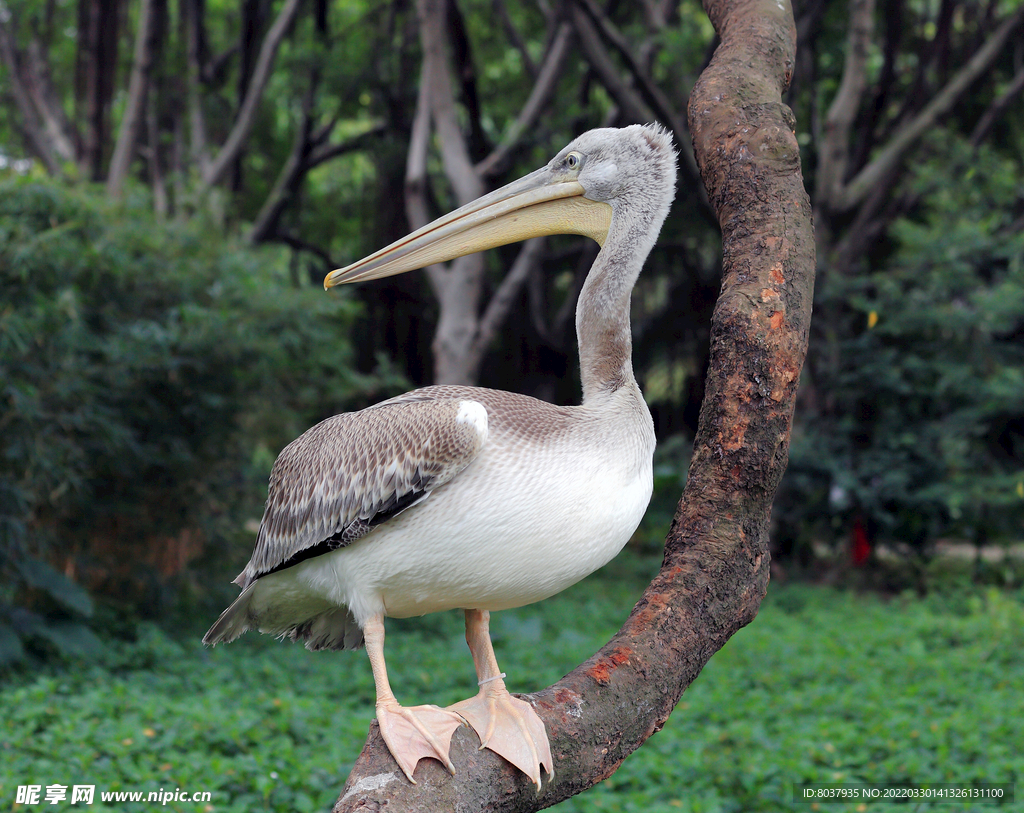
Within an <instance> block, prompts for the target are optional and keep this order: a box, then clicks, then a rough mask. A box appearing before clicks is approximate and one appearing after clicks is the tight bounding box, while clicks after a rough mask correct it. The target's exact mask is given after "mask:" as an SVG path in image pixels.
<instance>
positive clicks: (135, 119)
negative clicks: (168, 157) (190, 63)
mask: <svg viewBox="0 0 1024 813" xmlns="http://www.w3.org/2000/svg"><path fill="white" fill-rule="evenodd" d="M156 3H157V0H142V3H141V5H140V6H139V30H138V33H137V34H136V35H135V56H134V59H133V61H132V75H131V79H130V80H129V81H128V99H127V101H126V102H125V108H124V116H123V118H122V119H121V127H120V130H119V131H118V134H117V143H116V144H115V145H114V154H113V156H112V157H111V159H110V169H109V171H108V172H107V193H108V194H109V195H113V196H114V197H120V195H121V188H122V187H123V186H124V181H125V178H127V177H128V170H129V168H130V167H131V163H132V158H133V157H134V155H135V145H136V143H137V142H138V140H139V133H140V132H141V130H142V122H143V120H144V117H145V114H146V99H147V96H148V93H149V75H150V70H151V69H152V67H153V54H154V53H156V49H157V44H156V37H155V34H156V31H157V25H156V17H157V14H158V13H159V11H158V10H157V8H156Z"/></svg>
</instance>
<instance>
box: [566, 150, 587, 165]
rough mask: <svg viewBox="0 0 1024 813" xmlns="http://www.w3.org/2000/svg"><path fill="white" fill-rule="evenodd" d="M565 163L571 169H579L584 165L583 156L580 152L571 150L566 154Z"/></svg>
mask: <svg viewBox="0 0 1024 813" xmlns="http://www.w3.org/2000/svg"><path fill="white" fill-rule="evenodd" d="M565 165H566V167H568V168H569V169H579V168H580V167H581V166H582V165H583V156H582V155H580V154H579V153H578V152H571V153H569V154H568V155H567V156H565Z"/></svg>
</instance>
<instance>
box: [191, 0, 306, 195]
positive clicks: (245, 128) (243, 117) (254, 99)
mask: <svg viewBox="0 0 1024 813" xmlns="http://www.w3.org/2000/svg"><path fill="white" fill-rule="evenodd" d="M301 5H302V0H285V3H284V5H283V6H282V7H281V10H280V12H278V15H277V19H276V20H274V24H273V25H272V26H270V30H269V31H268V32H267V36H266V38H265V39H264V40H263V45H262V46H261V47H260V52H259V56H258V57H257V58H256V67H255V68H253V72H252V79H251V81H250V82H249V87H248V88H247V89H246V92H245V98H244V99H243V100H242V105H241V107H240V108H239V110H238V116H237V118H236V119H235V123H234V126H233V127H232V128H231V132H230V133H229V134H228V137H227V139H226V140H225V142H224V146H222V147H221V148H220V151H219V152H218V153H217V156H216V158H214V159H213V160H211V161H210V163H209V165H208V166H206V167H204V169H203V178H202V183H203V190H204V191H205V190H207V189H209V188H210V187H212V186H214V185H215V184H217V183H218V182H219V181H220V179H221V178H222V177H224V173H225V172H227V170H228V167H230V166H231V164H232V163H233V162H234V160H235V159H236V158H237V157H238V155H239V154H240V153H241V151H242V147H244V146H245V142H246V141H247V140H248V138H249V133H250V132H252V127H253V125H254V124H255V123H256V112H257V110H258V109H259V103H260V100H261V99H262V98H263V91H264V90H265V89H266V86H267V82H268V81H269V79H270V72H271V70H272V69H273V67H274V59H275V58H276V57H277V49H278V48H279V47H280V46H281V42H282V40H284V36H285V34H286V33H288V29H289V28H290V27H291V24H292V23H293V22H294V21H295V17H296V15H297V14H298V12H299V7H300V6H301Z"/></svg>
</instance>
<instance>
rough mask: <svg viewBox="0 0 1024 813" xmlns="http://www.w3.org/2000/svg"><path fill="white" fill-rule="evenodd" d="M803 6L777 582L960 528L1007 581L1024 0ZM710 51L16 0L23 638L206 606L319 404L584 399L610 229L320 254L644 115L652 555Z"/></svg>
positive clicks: (675, 411) (14, 619)
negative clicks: (652, 241)
mask: <svg viewBox="0 0 1024 813" xmlns="http://www.w3.org/2000/svg"><path fill="white" fill-rule="evenodd" d="M794 11H795V15H796V21H797V32H798V49H797V60H796V62H795V64H794V65H793V66H792V82H791V85H790V88H789V90H788V92H787V96H786V99H785V101H786V103H787V104H788V105H789V106H790V108H791V109H792V111H793V114H794V121H793V126H794V128H795V131H796V133H797V137H798V141H799V144H800V146H801V150H802V161H803V169H804V175H805V178H806V181H807V185H808V190H809V192H810V193H811V198H812V202H813V204H814V216H815V227H816V239H817V249H818V277H817V283H818V284H817V286H816V290H815V302H814V310H815V316H814V321H813V323H812V335H811V341H810V351H809V355H808V359H807V363H806V365H805V368H804V372H803V376H802V380H801V390H800V396H799V403H798V407H797V415H796V421H795V425H794V429H793V438H792V447H791V459H790V464H789V469H788V472H787V474H786V477H785V480H784V482H783V485H782V487H781V490H780V492H779V494H778V496H777V499H776V502H775V513H774V520H773V522H774V527H773V533H772V536H773V544H774V550H773V557H774V566H775V571H774V573H775V576H776V577H779V578H780V579H781V578H783V577H785V578H792V577H801V576H802V577H807V578H809V579H813V580H821V579H827V580H829V581H834V582H835V581H838V582H840V583H845V584H855V585H857V586H870V587H873V588H875V589H878V590H880V591H882V592H883V593H884V594H891V593H893V592H896V591H899V590H901V589H904V588H907V587H911V588H913V589H914V590H915V591H917V592H918V593H923V592H927V591H928V590H929V589H930V588H931V586H932V580H933V579H934V578H935V576H936V573H937V572H941V571H942V566H941V564H939V565H937V564H936V563H937V562H941V561H942V557H939V556H937V554H938V553H939V552H942V551H946V550H948V548H949V546H950V545H951V544H957V545H960V546H964V545H966V546H968V549H969V550H972V551H976V552H977V553H978V555H977V556H975V558H974V559H973V560H972V561H971V562H970V563H969V565H968V566H967V569H966V578H967V579H968V580H969V581H971V582H973V583H977V582H981V583H983V584H988V585H995V586H998V587H1000V588H1004V589H1008V590H1009V591H1010V593H1008V595H1009V594H1012V591H1015V590H1017V591H1019V589H1020V588H1021V585H1022V582H1024V566H1022V565H1021V563H1020V557H1019V545H1020V543H1021V540H1022V538H1024V167H1022V162H1024V135H1022V133H1024V36H1022V33H1024V4H1022V3H1020V2H1018V1H1017V0H984V1H983V0H931V1H925V0H920V1H917V0H877V2H876V0H854V2H836V0H802V1H801V2H797V3H795V7H794ZM713 47H714V32H713V30H712V28H711V26H710V23H709V22H708V20H707V18H706V17H705V16H704V14H703V12H702V10H701V9H700V8H699V6H698V5H697V4H696V3H690V2H684V3H673V2H664V1H663V0H644V1H643V2H637V3H626V2H616V0H606V1H605V2H596V0H535V2H525V3H508V2H503V0H449V1H448V2H447V3H443V2H432V0H420V2H413V0H392V1H391V2H369V1H365V2H359V1H358V0H334V1H333V2H331V0H277V1H276V2H271V0H239V2H235V3H224V2H220V1H219V0H61V1H58V0H0V95H2V104H0V165H2V166H0V664H2V665H3V666H4V668H12V669H14V670H15V671H16V670H18V669H21V668H24V667H25V666H26V665H33V664H37V663H39V662H40V661H41V660H49V659H53V658H55V657H57V658H59V657H61V656H65V657H72V658H74V657H77V656H81V655H87V656H88V655H91V654H92V653H95V652H97V651H101V650H103V649H104V647H108V646H109V644H108V639H109V638H111V637H115V638H116V637H118V636H120V637H123V638H125V639H128V640H136V639H138V638H139V635H140V632H139V631H140V630H145V629H148V627H146V626H145V625H143V626H139V622H140V621H144V620H147V619H148V620H154V619H155V620H157V621H159V622H160V623H162V624H164V625H165V626H166V627H168V628H170V627H172V626H178V627H184V628H186V629H190V630H191V628H192V627H196V629H198V626H201V623H202V622H205V621H207V620H209V618H212V617H214V616H215V614H216V612H217V611H218V610H219V609H220V608H221V607H222V606H223V604H224V602H226V601H227V600H228V599H229V598H230V596H231V594H232V592H233V591H232V589H231V588H230V585H228V584H227V582H228V580H229V579H230V578H231V577H232V576H233V575H234V574H235V572H236V571H237V570H238V569H240V567H241V565H242V564H243V563H244V561H245V560H246V558H247V556H248V553H249V551H250V550H251V545H252V539H253V537H254V529H253V524H254V522H257V521H258V517H259V516H260V511H261V506H262V501H263V499H264V498H265V494H266V491H265V489H266V478H267V475H268V473H269V470H270V466H271V465H272V463H273V460H274V458H275V457H276V455H277V453H278V452H279V450H280V449H281V448H282V447H283V446H284V445H285V444H286V443H287V442H289V441H290V440H291V439H293V438H294V437H296V436H297V435H298V434H300V433H301V432H302V431H304V430H305V429H306V428H308V427H309V426H311V425H312V424H313V423H315V422H316V421H318V420H320V419H322V418H323V417H326V416H328V415H331V414H334V413H336V412H340V411H344V410H349V409H357V408H360V407H362V406H365V405H367V404H369V403H373V402H375V401H377V400H381V399H382V398H385V397H387V396H390V395H393V394H395V393H397V392H401V391H404V390H406V389H409V388H411V387H414V386H418V385H423V384H427V383H431V382H433V381H449V382H451V381H459V382H469V383H476V384H481V385H484V386H492V387H498V388H502V389H510V390H515V391H519V392H525V393H528V394H531V395H535V396H538V397H541V398H545V399H548V400H552V401H556V402H560V403H571V402H575V401H577V400H578V397H579V396H578V393H579V381H578V371H577V369H576V349H575V337H574V330H573V328H574V322H573V313H574V305H575V297H576V294H577V293H578V291H579V288H580V285H581V284H582V281H583V278H584V276H585V273H586V270H587V269H588V268H589V265H590V263H591V261H592V260H593V257H594V254H595V250H596V249H595V247H594V246H593V245H591V244H588V243H587V241H585V240H583V239H576V238H568V237H567V238H548V239H545V240H535V241H531V242H529V243H526V244H524V245H523V246H510V247H508V248H505V249H501V250H498V251H495V252H491V253H490V254H488V255H487V256H478V257H472V258H465V259H463V260H460V261H457V262H455V263H453V264H451V266H450V267H447V268H432V269H429V270H427V271H426V272H424V273H422V274H410V275H405V276H401V277H397V278H392V279H389V280H384V281H380V282H376V283H370V284H366V285H361V286H357V287H355V288H352V289H349V290H345V291H340V292H339V291H332V292H331V294H330V295H327V294H324V293H323V291H322V289H321V284H322V280H323V276H324V275H325V273H326V272H327V271H329V270H331V269H332V268H335V267H339V266H342V265H344V264H346V263H348V262H350V261H352V260H355V259H358V258H359V257H361V256H363V255H365V254H367V253H369V252H370V251H372V250H374V249H376V248H378V247H380V246H382V245H385V244H387V243H389V242H391V241H392V240H394V239H396V238H398V237H400V236H402V235H403V234H405V233H406V232H407V231H408V230H409V229H410V228H411V227H415V226H418V225H421V224H422V223H423V222H426V221H427V220H428V219H430V218H431V217H433V216H435V215H437V214H440V213H442V212H444V211H447V210H449V209H451V208H453V207H455V206H457V205H459V204H460V203H464V202H466V201H467V200H469V199H471V198H473V197H476V196H477V195H479V194H481V193H483V192H484V191H487V190H488V189H491V188H494V187H496V186H498V185H500V184H502V183H505V182H507V181H509V180H511V179H513V178H515V177H518V176H520V175H521V174H523V173H525V172H526V171H528V170H530V169H533V168H535V167H537V166H539V165H541V164H542V163H544V162H546V161H547V160H548V158H549V157H550V156H551V155H552V154H553V153H554V152H555V151H557V150H558V149H559V148H560V147H561V146H563V145H564V144H565V143H567V142H568V141H569V140H570V139H571V138H572V137H573V136H575V135H576V134H578V133H580V132H582V131H584V130H586V129H589V128H591V127H597V126H621V125H624V124H628V123H632V122H643V121H652V120H658V121H661V122H662V123H664V124H665V125H666V126H668V127H670V128H671V129H672V130H673V131H674V133H675V137H676V143H677V145H678V147H679V149H680V155H681V160H680V178H679V193H678V195H677V199H676V202H675V204H674V207H673V210H672V213H671V214H670V216H669V219H668V222H667V223H666V225H665V228H664V230H663V232H662V235H661V239H660V240H659V242H658V245H657V246H656V248H655V250H654V252H653V254H652V256H651V258H650V260H649V262H648V263H647V266H646V268H645V271H644V274H643V276H642V278H641V280H640V282H639V283H638V285H637V288H636V290H635V292H634V297H633V325H634V364H635V367H636V370H637V377H638V380H639V382H640V384H641V387H642V388H643V390H644V393H645V396H646V398H647V400H648V402H649V404H650V407H651V411H652V413H653V415H654V418H655V423H656V428H657V432H658V437H659V451H658V453H657V459H656V463H657V468H656V493H655V499H654V502H653V504H652V508H651V510H650V511H649V512H648V516H647V518H646V519H645V521H644V524H643V525H642V526H641V529H640V530H639V531H638V534H637V536H636V538H635V540H634V542H633V547H634V549H635V551H636V552H637V553H638V555H640V556H641V557H643V556H644V555H657V550H658V547H659V546H660V543H661V540H662V539H663V537H664V532H665V529H666V527H667V525H668V523H669V520H670V518H671V515H672V512H673V510H674V506H675V502H676V500H677V499H678V495H679V491H680V486H681V483H682V481H683V479H684V478H685V474H686V468H687V465H688V446H689V443H690V442H691V441H692V436H693V432H694V429H695V427H696V423H697V417H698V410H699V406H700V402H701V397H702V394H703V390H702V380H703V371H704V368H705V366H706V363H707V358H708V353H709V346H708V342H709V339H708V327H709V322H710V315H711V310H712V308H713V306H714V301H715V297H716V295H717V291H718V287H719V277H720V263H721V256H720V238H719V234H718V227H717V223H716V222H715V221H714V219H713V217H712V215H711V213H710V209H709V208H708V206H707V202H706V200H705V198H704V195H703V190H702V186H701V184H700V181H699V178H698V177H697V174H696V168H695V164H694V161H693V157H692V153H691V149H690V143H689V139H690V137H689V134H688V132H687V126H686V117H685V109H686V102H687V96H688V93H689V90H690V88H691V87H692V85H693V83H694V81H695V79H696V77H697V76H698V75H699V73H700V71H701V69H702V68H703V66H704V65H705V64H706V62H707V60H708V59H709V58H710V55H711V53H712V50H713ZM999 548H1002V549H1003V550H1004V551H1005V553H1006V554H1007V555H999V551H998V550H996V552H995V554H994V555H991V556H986V557H983V556H981V555H980V552H981V551H982V550H985V551H987V552H989V553H992V552H993V549H999ZM1015 552H1018V553H1017V555H1016V556H1014V555H1013V554H1014V553H1015ZM961 575H963V574H961ZM993 600H994V601H996V602H997V605H996V606H997V607H1002V608H1003V609H1002V610H1000V612H1003V611H1004V610H1005V611H1006V612H1009V613H1010V614H1011V615H1013V613H1017V614H1018V615H1019V613H1020V608H1019V605H1018V604H1016V603H1013V602H1011V604H1010V605H999V604H998V600H995V599H993ZM801 602H803V599H801ZM812 604H813V602H812ZM801 606H803V605H802V603H801ZM1007 606H1012V607H1014V608H1015V609H1013V610H1012V611H1011V610H1006V607H1007ZM197 618H201V619H202V622H198V623H197V622H196V621H195V619H197ZM146 634H149V633H146ZM143 637H144V636H143ZM145 651H146V647H145V646H141V648H140V652H145ZM147 657H148V656H147Z"/></svg>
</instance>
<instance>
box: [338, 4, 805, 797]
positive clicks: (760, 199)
mask: <svg viewBox="0 0 1024 813" xmlns="http://www.w3.org/2000/svg"><path fill="white" fill-rule="evenodd" d="M705 9H706V11H707V12H708V15H709V17H710V18H711V20H712V22H713V23H714V26H715V29H716V30H717V31H718V33H719V36H720V37H721V44H720V45H719V47H718V49H717V50H716V52H715V56H714V58H713V59H712V61H711V63H710V65H709V66H708V68H707V69H706V70H705V72H704V73H703V75H702V76H701V79H700V80H699V82H698V83H697V86H696V87H695V88H694V90H693V93H692V94H691V96H690V107H689V117H690V127H691V132H692V133H693V140H694V149H695V151H696V155H697V160H698V164H699V166H700V172H701V177H702V178H703V180H704V183H705V184H706V186H707V189H708V197H709V199H710V201H711V204H712V206H713V207H714V210H715V212H716V213H717V215H718V218H719V222H720V223H721V226H722V237H723V245H724V257H723V265H724V268H723V285H722V293H721V296H720V298H719V300H718V305H717V307H716V309H715V314H714V318H713V321H712V340H711V347H712V350H711V364H710V369H709V372H708V381H707V391H706V396H705V400H704V405H703V409H702V412H701V420H700V427H699V429H698V433H697V438H696V441H695V447H694V455H693V459H692V463H691V466H690V473H689V478H688V480H687V484H686V489H685V491H684V492H683V496H682V499H681V501H680V504H679V509H678V511H677V513H676V517H675V519H674V521H673V523H672V527H671V529H670V532H669V535H668V538H667V540H666V545H665V558H664V562H663V566H662V569H661V571H660V573H659V574H658V576H657V577H656V578H655V579H654V581H653V582H652V583H651V585H650V586H649V587H648V589H647V590H646V592H645V593H644V595H643V597H642V598H641V599H640V601H639V602H638V604H637V605H636V607H635V608H634V609H633V612H632V614H631V615H630V617H629V619H628V620H627V621H626V623H625V625H624V626H623V627H622V629H621V630H620V631H619V632H618V633H617V634H616V635H615V637H614V638H613V639H612V640H611V641H610V642H609V643H608V644H607V645H606V646H605V647H604V648H602V649H601V650H600V651H599V652H598V653H597V654H595V655H594V656H593V657H592V658H590V659H589V660H588V661H587V662H586V663H584V664H583V665H581V666H580V667H578V668H577V669H575V670H574V671H573V672H571V673H570V674H569V675H567V676H566V677H564V678H563V679H562V680H560V681H559V682H558V683H556V684H555V685H553V686H550V687H548V688H547V689H544V690H542V691H540V692H538V693H536V694H534V695H528V696H526V699H527V700H528V701H529V702H531V703H532V704H533V706H534V707H535V708H536V710H537V712H538V714H539V715H540V716H541V717H542V719H543V720H544V721H545V724H546V726H547V730H548V733H549V736H550V740H551V746H552V752H553V754H554V759H555V774H554V776H553V777H551V778H550V779H548V778H545V783H544V786H543V788H542V789H541V791H540V792H536V791H535V790H534V789H533V787H532V785H530V783H529V781H528V780H527V779H526V777H525V776H523V775H522V774H519V773H518V772H517V771H515V770H514V769H513V768H512V767H511V766H510V765H508V764H507V763H505V762H503V761H502V760H501V759H500V758H498V757H497V756H495V755H494V754H492V753H490V752H489V751H478V750H477V740H476V737H475V736H474V735H473V734H471V733H469V732H468V731H467V730H465V729H460V730H459V731H457V732H456V734H455V736H454V737H453V739H452V749H451V758H452V761H453V762H454V764H455V766H456V768H457V772H456V775H455V776H454V777H452V776H449V775H448V773H447V772H446V771H445V770H444V768H443V767H442V766H441V765H440V763H437V762H434V761H433V760H425V761H424V762H423V763H421V765H420V768H419V770H418V771H417V774H416V777H417V782H418V784H416V785H415V786H414V785H411V784H409V783H408V782H407V781H406V780H405V779H404V777H403V776H402V774H401V772H400V771H399V770H398V769H397V767H396V765H395V763H394V760H393V759H392V757H391V755H390V754H389V752H388V751H387V749H386V747H385V746H384V742H383V740H382V739H381V737H380V733H379V731H378V729H377V724H376V723H372V724H371V727H370V736H369V739H368V740H367V744H366V746H365V748H364V749H363V753H362V754H361V755H360V757H359V759H358V760H357V762H356V765H355V767H354V769H353V771H352V773H351V775H350V776H349V779H348V782H347V783H346V785H345V788H344V790H343V791H342V793H341V796H340V798H339V800H338V802H337V804H336V805H335V808H334V810H335V813H342V811H354V810H379V809H382V808H384V807H387V808H388V810H390V811H448V810H474V811H477V810H481V811H484V810H487V811H490V810H502V811H527V810H538V809H540V808H543V807H548V806H550V805H553V804H556V803H557V802H559V801H562V800H563V799H566V798H568V797H569V796H572V795H573V794H576V793H579V792H580V791H582V790H584V789H586V788H588V787H590V786H592V785H594V784H596V783H597V782H599V781H600V780H601V779H604V778H606V777H607V776H610V775H611V774H612V773H613V772H614V771H615V770H616V769H617V768H618V766H619V765H620V764H621V763H622V760H623V759H625V758H626V756H628V755H629V754H630V753H632V752H633V751H634V750H635V749H636V748H638V747H639V746H640V745H641V744H642V743H643V742H644V741H645V740H646V739H647V738H648V737H649V736H650V735H651V734H653V733H654V732H656V731H658V730H659V729H660V728H661V727H662V726H663V725H664V723H665V720H666V719H667V718H668V716H669V714H670V713H671V711H672V709H673V707H674V706H675V705H676V703H677V702H678V700H679V697H680V696H681V694H682V692H683V691H684V689H685V688H686V687H687V686H689V685H690V683H691V682H692V681H693V680H694V678H696V676H697V674H698V673H699V672H700V670H701V669H702V668H703V666H704V664H705V663H707V661H708V659H709V658H710V657H711V656H712V654H714V653H715V652H716V651H718V649H720V648H721V647H722V645H723V644H724V643H725V642H726V641H727V640H728V638H729V637H730V636H731V635H732V634H733V633H734V632H736V631H737V630H738V629H740V628H741V627H742V626H744V625H745V624H747V623H749V622H750V621H751V620H753V618H754V616H755V615H756V613H757V610H758V607H759V606H760V602H761V599H762V598H763V596H764V594H765V591H766V589H767V583H768V560H769V554H768V539H767V530H768V519H769V513H770V509H771V503H772V499H773V497H774V494H775V490H776V488H777V486H778V483H779V480H780V479H781V477H782V473H783V470H784V469H785V465H786V460H787V456H788V449H789V435H790V427H791V422H792V415H793V405H794V398H795V395H796V388H797V381H798V379H799V375H800V369H801V366H802V363H803V359H804V356H805V354H806V349H807V335H808V326H809V321H810V311H811V299H812V291H813V280H814V239H813V234H812V227H811V209H810V202H809V200H808V198H807V195H806V193H805V191H804V188H803V180H802V177H801V173H800V162H799V150H798V148H797V142H796V136H795V133H794V131H793V127H794V120H793V116H792V113H791V112H790V111H789V108H787V107H785V106H784V105H783V104H782V92H783V90H784V89H785V87H786V85H787V83H788V81H789V78H790V76H791V72H792V64H793V58H794V51H795V26H794V22H793V14H792V10H791V8H790V7H789V5H788V3H779V2H777V0H733V2H727V1H726V0H706V2H705Z"/></svg>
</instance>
